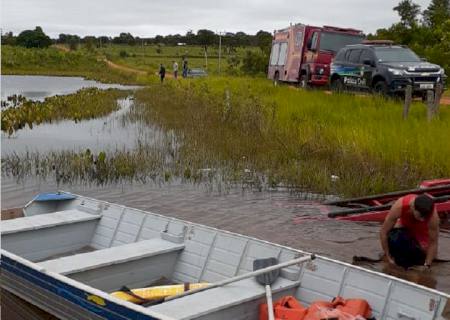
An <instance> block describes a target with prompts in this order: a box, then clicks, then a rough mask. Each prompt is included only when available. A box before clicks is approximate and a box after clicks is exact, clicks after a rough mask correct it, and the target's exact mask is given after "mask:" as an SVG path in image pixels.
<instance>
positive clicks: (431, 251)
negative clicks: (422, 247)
mask: <svg viewBox="0 0 450 320" xmlns="http://www.w3.org/2000/svg"><path fill="white" fill-rule="evenodd" d="M428 235H429V244H428V249H427V257H426V259H425V264H426V265H427V266H431V264H432V263H433V260H434V258H435V257H436V255H437V248H438V238H439V216H438V214H437V212H436V210H434V211H433V216H432V217H431V220H430V223H429V225H428Z"/></svg>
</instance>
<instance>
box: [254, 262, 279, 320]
mask: <svg viewBox="0 0 450 320" xmlns="http://www.w3.org/2000/svg"><path fill="white" fill-rule="evenodd" d="M277 264H278V260H277V258H266V259H255V260H253V271H256V270H259V269H264V268H267V267H270V266H274V265H277ZM279 275H280V269H276V270H272V271H270V272H267V273H263V274H260V275H258V276H256V281H258V283H260V284H262V285H263V286H265V287H266V298H267V309H268V310H267V311H268V315H269V320H274V319H275V315H274V314H273V302H272V290H271V289H270V285H271V284H272V283H274V282H275V280H277V278H278V276H279Z"/></svg>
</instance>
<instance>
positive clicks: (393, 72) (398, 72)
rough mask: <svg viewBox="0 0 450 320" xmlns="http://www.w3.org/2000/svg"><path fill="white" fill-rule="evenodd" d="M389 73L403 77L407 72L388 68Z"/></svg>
mask: <svg viewBox="0 0 450 320" xmlns="http://www.w3.org/2000/svg"><path fill="white" fill-rule="evenodd" d="M388 71H389V72H390V73H392V74H393V75H394V76H402V75H404V74H405V71H404V70H402V69H394V68H388Z"/></svg>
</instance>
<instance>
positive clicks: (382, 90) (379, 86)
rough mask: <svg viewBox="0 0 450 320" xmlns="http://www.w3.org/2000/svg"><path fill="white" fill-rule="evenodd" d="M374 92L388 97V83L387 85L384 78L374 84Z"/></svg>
mask: <svg viewBox="0 0 450 320" xmlns="http://www.w3.org/2000/svg"><path fill="white" fill-rule="evenodd" d="M373 92H374V93H375V94H378V95H380V96H385V97H386V96H387V95H388V85H387V83H386V81H384V80H380V81H377V82H376V83H375V84H374V85H373Z"/></svg>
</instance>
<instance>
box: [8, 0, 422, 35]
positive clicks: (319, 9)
mask: <svg viewBox="0 0 450 320" xmlns="http://www.w3.org/2000/svg"><path fill="white" fill-rule="evenodd" d="M398 2H399V0H370V1H369V0H309V1H306V0H272V1H269V0H222V1H213V0H190V1H187V0H185V1H183V0H126V1H125V0H120V1H117V0H109V1H107V0H1V26H2V30H3V32H6V31H13V32H14V33H15V34H17V33H18V32H20V31H22V30H25V29H30V28H34V27H35V26H37V25H39V26H41V27H42V28H43V29H44V32H46V33H47V34H48V35H50V36H51V37H57V36H58V35H59V34H60V33H71V34H78V35H81V36H86V35H96V36H99V35H108V36H115V35H118V34H119V33H120V32H130V33H131V34H133V35H134V36H141V37H151V36H155V35H158V34H161V35H167V34H176V33H180V34H185V33H186V31H187V30H190V29H191V30H193V31H194V32H196V31H197V30H198V29H210V30H213V31H227V32H237V31H244V32H246V33H250V34H254V33H256V32H257V31H258V30H261V29H262V30H266V31H269V32H272V31H273V30H274V29H280V28H284V27H286V26H287V25H289V23H290V22H293V23H298V22H301V23H305V24H314V25H333V26H340V27H352V28H359V29H362V30H364V31H365V32H366V33H368V32H374V31H375V30H376V29H378V28H382V27H388V26H390V25H391V24H392V23H394V22H396V21H398V16H397V15H396V13H395V12H394V11H392V8H393V7H394V6H395V5H396V4H397V3H398ZM414 2H416V3H418V4H419V5H421V6H422V9H424V8H426V7H427V6H428V4H429V3H430V0H415V1H414Z"/></svg>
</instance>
